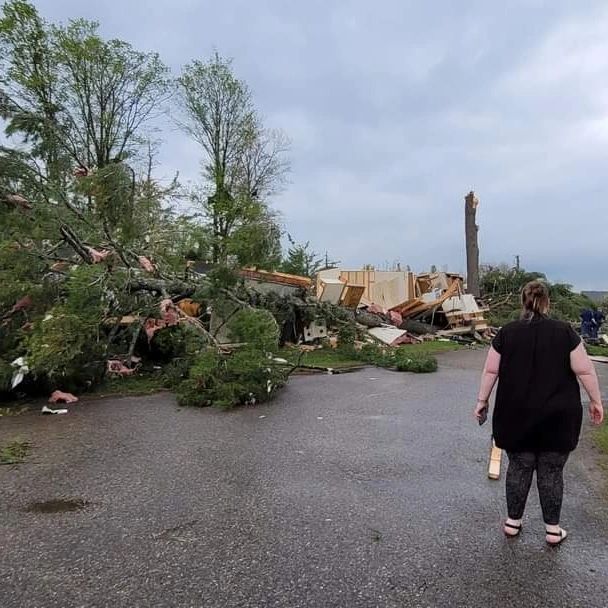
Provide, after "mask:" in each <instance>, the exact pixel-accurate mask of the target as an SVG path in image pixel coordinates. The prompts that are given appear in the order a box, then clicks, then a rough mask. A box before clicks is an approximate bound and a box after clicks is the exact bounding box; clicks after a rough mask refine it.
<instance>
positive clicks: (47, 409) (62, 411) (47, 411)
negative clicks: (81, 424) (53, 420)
mask: <svg viewBox="0 0 608 608" xmlns="http://www.w3.org/2000/svg"><path fill="white" fill-rule="evenodd" d="M40 412H41V413H42V414H67V413H68V410H67V409H59V410H53V409H51V408H50V407H48V406H46V405H43V406H42V409H41V410H40Z"/></svg>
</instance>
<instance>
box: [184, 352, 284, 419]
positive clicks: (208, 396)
mask: <svg viewBox="0 0 608 608" xmlns="http://www.w3.org/2000/svg"><path fill="white" fill-rule="evenodd" d="M286 381H287V371H286V369H285V367H284V366H280V365H277V364H275V363H274V362H273V361H272V359H271V358H269V357H268V355H267V354H265V353H264V352H262V351H259V350H256V349H255V348H251V347H247V348H243V349H239V350H237V351H234V352H233V353H231V354H223V353H220V352H218V351H215V350H208V351H206V352H204V353H201V354H200V355H199V356H198V357H197V359H196V360H195V363H194V365H193V366H192V367H191V369H190V372H189V376H188V379H187V380H185V381H183V382H182V383H181V384H180V385H179V387H178V389H177V398H178V403H179V404H180V405H184V406H197V407H205V406H209V405H213V406H215V407H218V408H220V409H230V408H232V407H235V406H237V405H243V404H255V403H262V402H264V401H268V400H269V399H272V397H273V396H274V395H275V394H276V392H277V391H278V390H279V389H280V388H281V387H283V386H284V385H285V382H286Z"/></svg>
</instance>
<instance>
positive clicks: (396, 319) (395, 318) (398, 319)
mask: <svg viewBox="0 0 608 608" xmlns="http://www.w3.org/2000/svg"><path fill="white" fill-rule="evenodd" d="M388 318H389V320H390V322H391V323H392V324H393V325H394V326H395V327H399V326H400V325H401V324H402V323H403V317H402V316H401V315H400V314H399V313H398V312H395V311H394V310H389V312H388Z"/></svg>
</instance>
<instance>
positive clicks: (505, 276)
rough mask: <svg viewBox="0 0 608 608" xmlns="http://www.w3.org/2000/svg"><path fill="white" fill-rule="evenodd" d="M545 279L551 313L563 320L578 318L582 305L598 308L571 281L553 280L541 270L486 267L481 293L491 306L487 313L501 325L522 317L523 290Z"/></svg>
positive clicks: (497, 325)
mask: <svg viewBox="0 0 608 608" xmlns="http://www.w3.org/2000/svg"><path fill="white" fill-rule="evenodd" d="M535 280H542V281H544V282H546V283H547V285H548V287H549V294H550V299H551V310H550V313H549V314H550V316H551V317H553V318H555V319H559V320H562V321H571V322H573V321H578V320H579V316H580V313H581V310H582V309H583V308H595V305H594V304H593V302H592V301H591V300H589V298H587V297H586V296H583V295H582V294H578V293H574V292H573V291H572V286H571V285H566V284H563V283H554V284H551V283H550V282H549V281H547V278H546V277H545V275H544V274H542V273H540V272H527V271H526V270H524V269H516V268H508V267H507V266H505V265H503V266H500V267H486V268H485V269H484V270H483V272H482V274H481V281H480V285H481V291H482V296H483V297H484V299H486V300H487V301H488V302H489V304H490V307H491V310H490V313H489V315H488V321H489V322H490V324H492V325H494V326H496V327H500V326H502V325H505V324H507V323H509V322H510V321H515V320H517V319H519V318H520V314H521V301H520V293H521V290H522V288H523V287H524V285H526V283H528V282H530V281H535Z"/></svg>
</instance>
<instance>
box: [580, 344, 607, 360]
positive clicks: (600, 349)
mask: <svg viewBox="0 0 608 608" xmlns="http://www.w3.org/2000/svg"><path fill="white" fill-rule="evenodd" d="M585 348H586V349H587V352H588V353H589V354H590V355H591V356H593V357H601V356H604V357H608V346H599V345H598V346H596V345H594V344H585Z"/></svg>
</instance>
